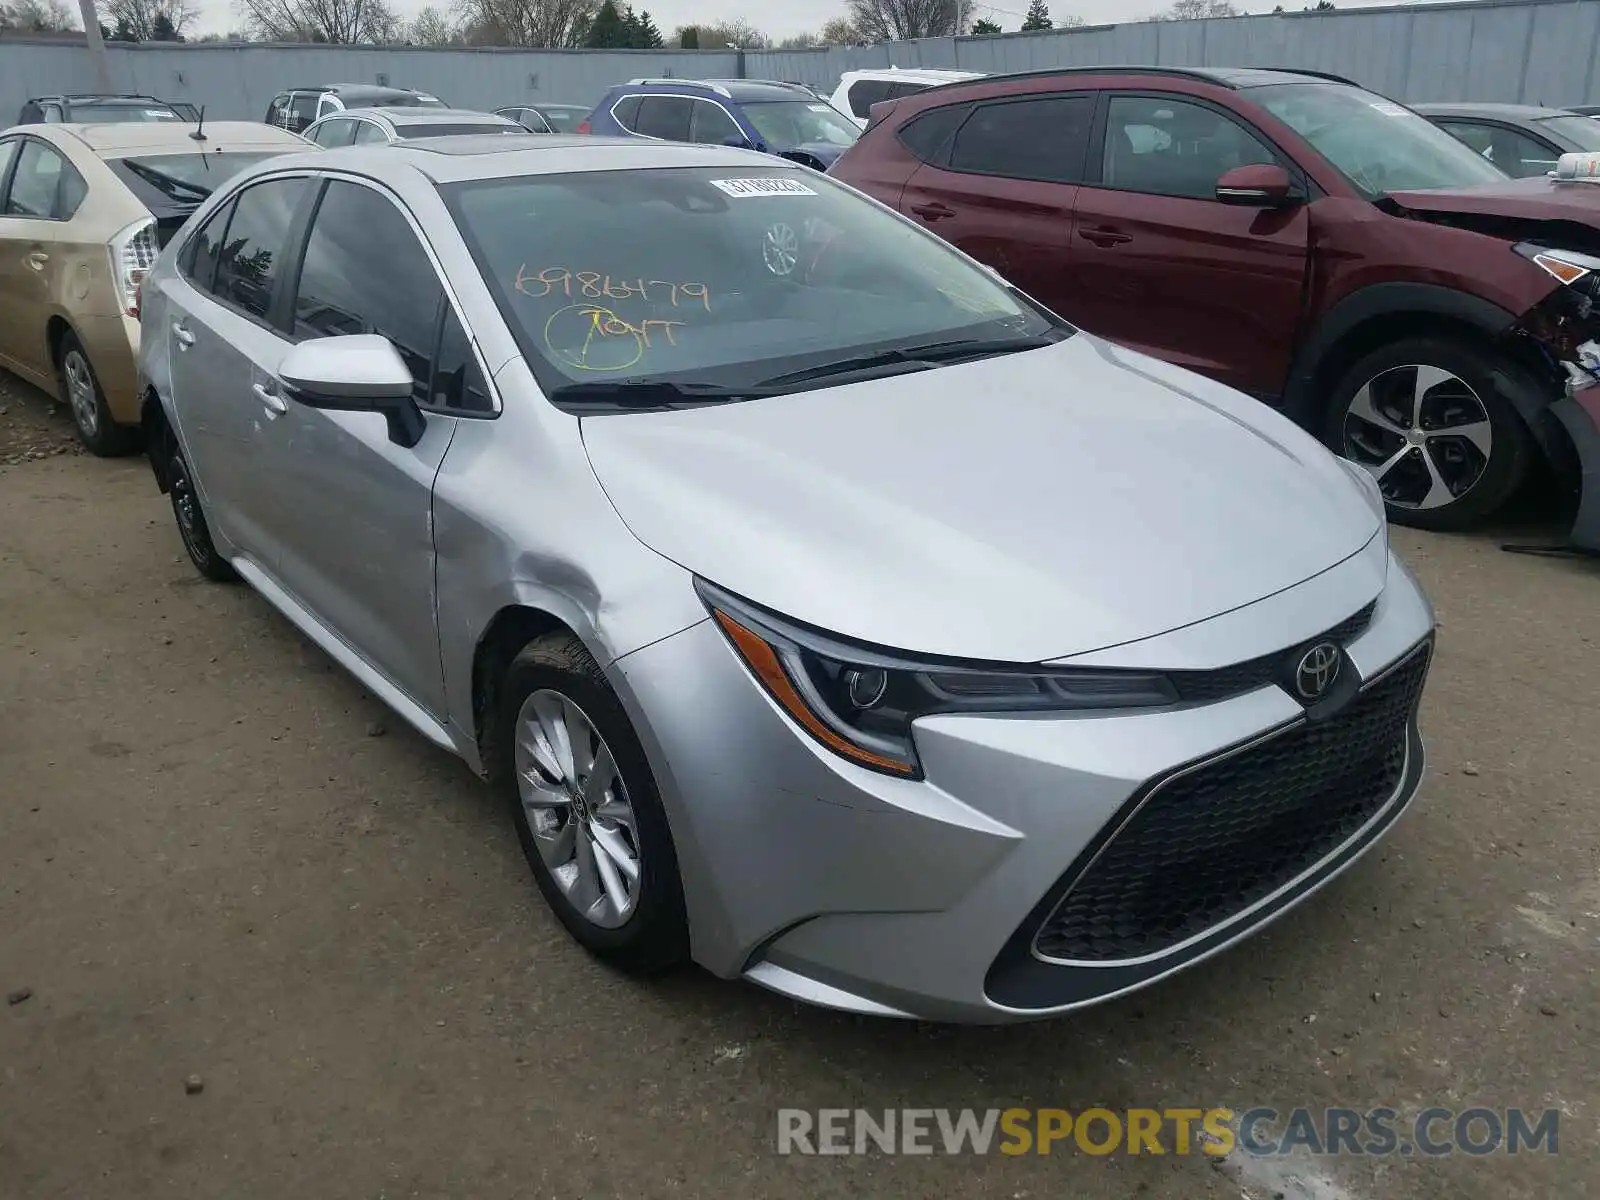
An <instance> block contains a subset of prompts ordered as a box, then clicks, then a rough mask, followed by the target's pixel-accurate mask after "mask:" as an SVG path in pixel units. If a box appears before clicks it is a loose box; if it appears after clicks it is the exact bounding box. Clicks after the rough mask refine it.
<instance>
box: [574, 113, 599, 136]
mask: <svg viewBox="0 0 1600 1200" xmlns="http://www.w3.org/2000/svg"><path fill="white" fill-rule="evenodd" d="M573 132H574V133H593V132H594V126H592V125H590V124H589V118H588V117H585V118H584V119H583V120H581V121H579V122H578V127H577V128H576V129H574V130H573Z"/></svg>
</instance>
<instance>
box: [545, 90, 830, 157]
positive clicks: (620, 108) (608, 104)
mask: <svg viewBox="0 0 1600 1200" xmlns="http://www.w3.org/2000/svg"><path fill="white" fill-rule="evenodd" d="M577 131H578V132H579V133H593V134H599V135H602V136H611V137H641V138H653V139H655V140H657V141H667V142H695V143H698V144H700V145H704V146H741V147H746V148H749V149H753V150H760V151H762V152H763V153H766V154H776V155H778V156H780V157H782V158H787V159H791V160H793V161H794V162H798V163H803V164H804V165H806V166H808V167H813V168H815V169H816V170H818V171H826V170H827V169H828V168H829V167H831V166H832V165H833V163H834V160H835V159H837V158H838V157H839V156H840V155H841V154H843V153H844V152H845V151H846V150H848V149H849V148H850V147H851V146H852V145H854V144H855V140H856V138H858V137H859V136H860V135H861V130H860V129H858V128H857V127H856V124H855V122H854V121H852V120H850V118H848V117H846V116H845V115H844V114H843V113H841V112H840V111H839V110H838V109H836V108H834V107H833V106H832V105H831V104H828V103H827V102H826V101H824V100H821V99H819V98H818V96H817V95H816V93H815V92H813V91H811V90H810V89H809V88H807V87H803V86H802V85H800V84H798V83H778V82H776V81H774V80H768V79H634V80H630V81H629V82H627V83H623V84H618V85H617V86H616V87H614V88H612V89H611V90H610V91H609V92H607V93H606V94H605V98H604V99H602V100H601V101H600V104H599V106H598V107H597V108H596V109H595V110H594V112H592V113H590V114H589V119H588V120H587V121H585V122H584V123H583V124H581V125H579V126H578V130H577Z"/></svg>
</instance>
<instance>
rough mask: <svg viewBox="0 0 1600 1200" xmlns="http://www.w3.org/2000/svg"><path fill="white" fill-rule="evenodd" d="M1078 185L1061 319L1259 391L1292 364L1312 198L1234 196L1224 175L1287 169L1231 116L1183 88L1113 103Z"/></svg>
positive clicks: (1274, 386)
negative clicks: (1244, 200) (1269, 200)
mask: <svg viewBox="0 0 1600 1200" xmlns="http://www.w3.org/2000/svg"><path fill="white" fill-rule="evenodd" d="M1103 131H1104V136H1103V139H1102V144H1101V147H1100V149H1099V152H1098V153H1097V154H1095V155H1093V156H1092V157H1091V161H1090V166H1089V178H1088V179H1087V180H1086V181H1085V183H1084V185H1083V187H1081V188H1080V189H1079V190H1078V200H1077V209H1076V214H1075V223H1074V228H1075V235H1074V238H1073V270H1072V272H1071V275H1070V294H1069V295H1068V297H1067V298H1066V299H1065V300H1064V301H1063V315H1064V316H1066V317H1068V318H1069V319H1070V320H1073V321H1075V322H1077V323H1078V324H1080V325H1082V326H1083V327H1084V328H1085V329H1087V330H1089V331H1090V332H1091V333H1097V334H1100V335H1101V336H1103V337H1106V338H1108V339H1110V340H1111V341H1115V342H1121V343H1122V344H1124V345H1127V346H1130V347H1132V348H1134V349H1137V350H1142V351H1145V352H1147V353H1150V354H1153V355H1155V356H1157V357H1159V358H1164V359H1167V360H1168V361H1170V362H1175V363H1177V364H1179V365H1180V366H1184V367H1189V368H1191V369H1193V370H1197V371H1200V372H1202V373H1204V374H1207V375H1211V376H1212V377H1214V378H1216V379H1219V380H1221V381H1222V382H1224V383H1227V384H1229V385H1231V386H1234V387H1238V388H1241V389H1243V390H1245V391H1249V392H1254V393H1256V394H1258V395H1271V394H1275V393H1276V392H1278V391H1279V390H1280V389H1281V388H1282V386H1283V381H1284V378H1285V376H1286V374H1287V372H1288V364H1289V358H1290V355H1291V354H1292V352H1293V349H1294V344H1295V335H1296V331H1297V328H1298V324H1299V320H1300V313H1301V309H1302V302H1303V297H1304V288H1305V277H1306V262H1307V253H1308V250H1307V247H1308V240H1309V231H1310V215H1309V212H1308V206H1307V205H1306V204H1304V203H1290V204H1285V205H1281V206H1279V207H1275V208H1274V207H1263V206H1253V207H1252V206H1243V205H1236V204H1224V203H1222V202H1221V201H1219V200H1217V198H1216V185H1217V180H1218V179H1219V178H1220V177H1221V176H1222V175H1223V174H1224V173H1225V172H1226V171H1229V170H1231V169H1232V168H1234V167H1238V166H1245V165H1249V164H1253V163H1277V164H1280V165H1283V166H1285V167H1286V168H1288V169H1290V172H1291V176H1292V175H1293V174H1294V171H1293V164H1292V163H1290V162H1289V161H1288V160H1286V159H1284V158H1283V157H1282V156H1281V155H1280V154H1279V153H1278V152H1277V151H1275V150H1274V149H1273V148H1272V147H1271V146H1270V145H1269V144H1268V143H1267V142H1266V141H1265V140H1264V139H1263V138H1261V137H1260V136H1258V135H1257V134H1256V133H1255V132H1253V131H1252V130H1249V129H1247V128H1246V127H1245V126H1244V125H1243V124H1241V123H1240V122H1239V121H1238V120H1236V119H1235V118H1233V117H1232V116H1230V115H1228V114H1225V113H1223V112H1221V111H1220V110H1218V109H1216V108H1213V107H1211V106H1210V105H1207V104H1203V103H1201V102H1199V101H1197V100H1192V99H1184V98H1179V97H1177V96H1174V95H1159V94H1154V95H1153V94H1142V95H1113V96H1110V97H1108V98H1107V101H1106V109H1105V120H1104V123H1103Z"/></svg>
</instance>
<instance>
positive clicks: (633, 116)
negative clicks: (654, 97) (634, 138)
mask: <svg viewBox="0 0 1600 1200" xmlns="http://www.w3.org/2000/svg"><path fill="white" fill-rule="evenodd" d="M643 102H644V97H643V96H624V97H623V98H622V99H621V100H618V101H617V102H616V104H614V105H612V107H611V115H612V116H613V117H615V118H616V121H617V124H618V125H621V126H622V127H623V128H624V129H636V128H637V127H638V124H639V105H640V104H642V103H643Z"/></svg>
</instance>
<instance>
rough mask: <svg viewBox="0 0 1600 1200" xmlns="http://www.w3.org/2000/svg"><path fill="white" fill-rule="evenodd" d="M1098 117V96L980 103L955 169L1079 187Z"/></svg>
mask: <svg viewBox="0 0 1600 1200" xmlns="http://www.w3.org/2000/svg"><path fill="white" fill-rule="evenodd" d="M1093 116H1094V98H1093V97H1092V96H1089V95H1081V94H1080V95H1073V96H1041V97H1038V98H1036V99H1030V100H1008V101H1004V102H1000V103H994V104H982V105H979V106H978V108H977V109H976V110H975V111H974V112H973V114H972V116H970V117H969V118H967V121H966V124H964V125H962V126H961V128H960V130H959V131H957V133H956V137H955V142H954V143H953V144H952V145H951V147H950V169H951V170H952V171H971V172H973V173H975V174H982V175H1003V176H1006V177H1007V178H1010V179H1039V180H1044V181H1045V182H1049V183H1076V182H1078V181H1079V180H1080V179H1082V178H1083V160H1084V154H1085V152H1086V151H1087V149H1088V145H1089V126H1090V124H1091V121H1092V119H1093Z"/></svg>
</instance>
